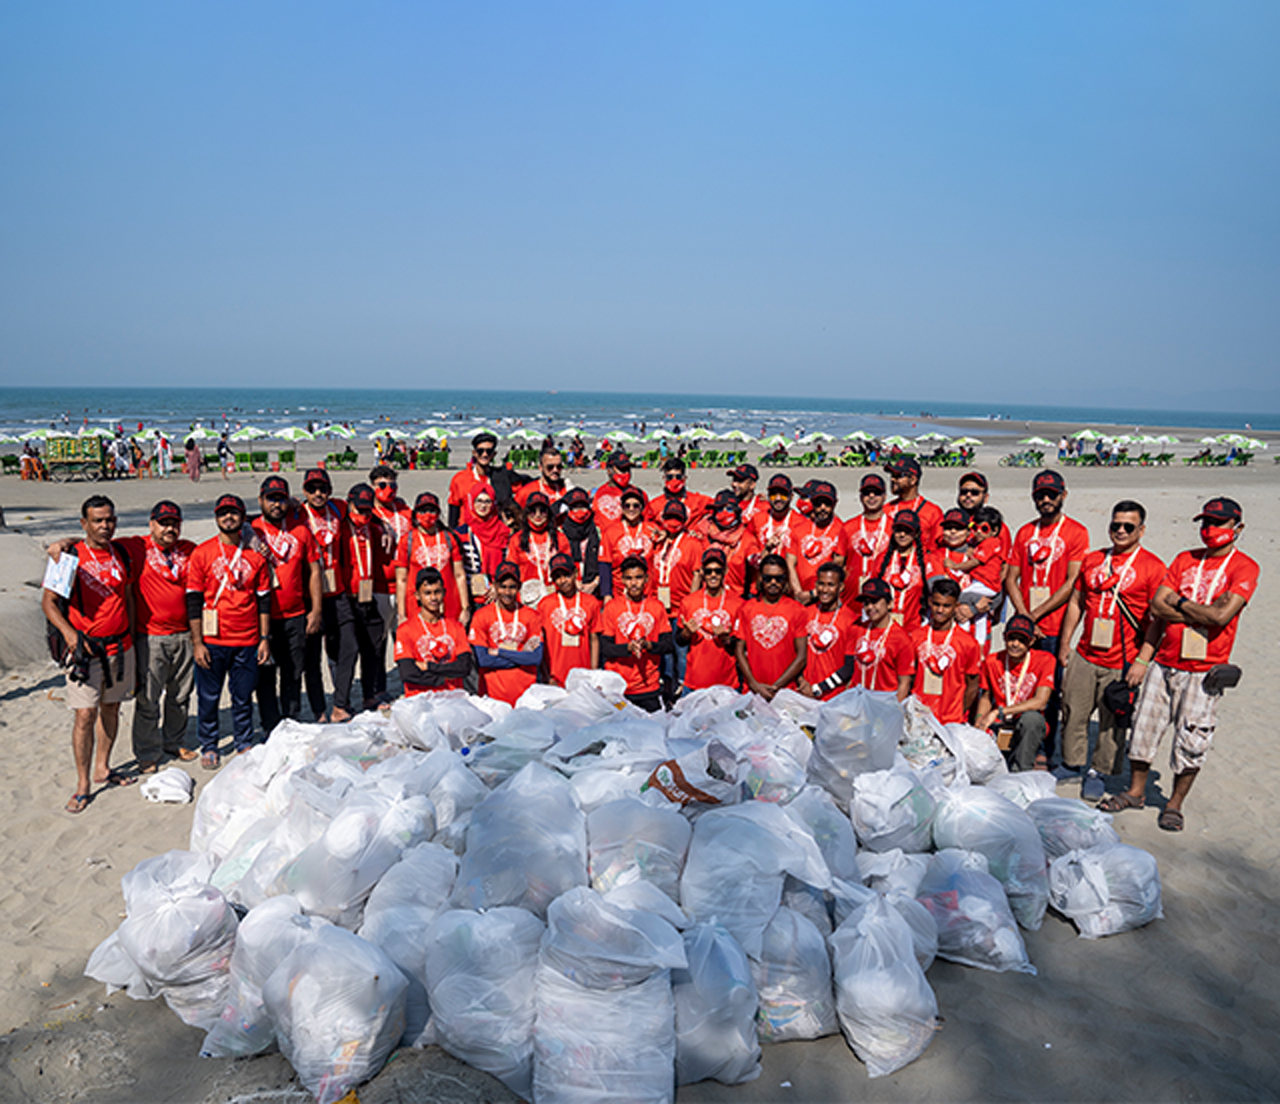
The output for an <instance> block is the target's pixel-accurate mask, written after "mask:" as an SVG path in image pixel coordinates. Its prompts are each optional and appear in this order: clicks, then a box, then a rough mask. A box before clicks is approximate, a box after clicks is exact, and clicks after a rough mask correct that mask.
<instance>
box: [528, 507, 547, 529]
mask: <svg viewBox="0 0 1280 1104" xmlns="http://www.w3.org/2000/svg"><path fill="white" fill-rule="evenodd" d="M550 520H551V519H550V518H549V517H548V516H547V515H546V514H545V513H543V512H542V511H541V510H535V511H534V512H533V513H532V514H530V515H529V528H530V529H532V530H533V531H534V532H535V533H541V532H544V531H545V530H546V528H547V523H548V522H549V521H550Z"/></svg>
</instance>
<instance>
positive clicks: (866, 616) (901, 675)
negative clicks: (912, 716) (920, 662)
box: [850, 579, 916, 701]
mask: <svg viewBox="0 0 1280 1104" xmlns="http://www.w3.org/2000/svg"><path fill="white" fill-rule="evenodd" d="M858 598H859V601H860V602H861V605H862V620H861V621H860V622H859V623H858V624H857V625H855V626H854V628H853V633H852V634H851V639H850V644H851V651H852V654H853V664H854V666H853V673H852V677H851V678H850V685H851V686H863V687H866V689H868V690H881V691H884V692H887V693H893V694H897V696H898V701H906V699H907V695H909V694H910V693H911V683H912V680H913V679H914V677H915V673H916V649H915V644H914V643H913V642H912V640H911V637H910V636H909V635H908V634H907V631H906V629H904V628H903V627H902V626H901V625H897V624H894V621H893V617H892V602H893V592H892V590H891V589H890V587H889V584H888V583H886V582H885V581H884V580H883V579H868V580H867V581H866V582H865V583H863V584H862V589H861V590H860V591H859V592H858Z"/></svg>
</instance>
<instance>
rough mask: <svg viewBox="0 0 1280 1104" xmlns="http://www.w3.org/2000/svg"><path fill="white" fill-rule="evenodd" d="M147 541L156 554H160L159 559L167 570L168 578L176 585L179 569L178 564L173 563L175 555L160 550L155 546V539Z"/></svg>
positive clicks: (151, 538)
mask: <svg viewBox="0 0 1280 1104" xmlns="http://www.w3.org/2000/svg"><path fill="white" fill-rule="evenodd" d="M147 539H148V540H150V541H151V547H152V548H154V549H155V550H156V551H157V552H158V553H160V558H161V559H162V560H164V565H165V567H166V568H168V570H169V577H170V578H171V579H172V580H173V581H174V582H175V583H176V582H177V581H178V575H179V573H180V568H179V566H178V564H177V563H176V562H175V559H176V553H175V552H166V551H165V550H164V549H163V548H161V547H160V546H159V545H158V544H156V540H155V537H148V538H147Z"/></svg>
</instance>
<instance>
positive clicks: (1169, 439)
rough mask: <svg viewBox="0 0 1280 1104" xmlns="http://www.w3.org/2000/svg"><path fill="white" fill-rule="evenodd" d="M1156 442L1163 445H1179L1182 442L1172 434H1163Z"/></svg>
mask: <svg viewBox="0 0 1280 1104" xmlns="http://www.w3.org/2000/svg"><path fill="white" fill-rule="evenodd" d="M1156 442H1157V443H1158V444H1161V445H1177V444H1181V442H1180V441H1179V440H1178V438H1176V437H1175V436H1174V435H1173V434H1172V433H1162V434H1161V435H1160V436H1159V437H1157V438H1156Z"/></svg>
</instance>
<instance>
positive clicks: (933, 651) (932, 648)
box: [926, 621, 956, 659]
mask: <svg viewBox="0 0 1280 1104" xmlns="http://www.w3.org/2000/svg"><path fill="white" fill-rule="evenodd" d="M955 631H956V623H955V622H954V621H952V622H951V628H949V629H948V630H947V635H946V636H944V637H943V638H942V647H938V646H937V645H935V644H934V642H933V626H932V625H930V626H929V635H928V636H927V637H926V642H927V644H928V651H929V658H930V659H932V658H933V657H934V656H935V655H943V654H945V649H947V648H949V647H951V638H952V636H954V635H955Z"/></svg>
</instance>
